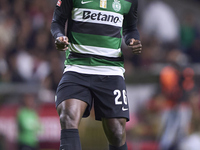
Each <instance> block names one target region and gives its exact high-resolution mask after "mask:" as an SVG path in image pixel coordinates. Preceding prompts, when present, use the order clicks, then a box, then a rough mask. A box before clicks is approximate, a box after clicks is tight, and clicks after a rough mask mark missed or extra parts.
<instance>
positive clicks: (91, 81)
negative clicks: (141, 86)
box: [56, 71, 129, 121]
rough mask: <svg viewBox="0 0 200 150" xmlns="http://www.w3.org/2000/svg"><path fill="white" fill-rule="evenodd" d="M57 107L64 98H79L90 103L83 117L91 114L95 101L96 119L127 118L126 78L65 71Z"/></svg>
mask: <svg viewBox="0 0 200 150" xmlns="http://www.w3.org/2000/svg"><path fill="white" fill-rule="evenodd" d="M56 97H57V98H56V107H57V106H58V105H59V104H60V103H61V102H62V101H64V100H67V99H72V98H74V99H79V100H82V101H84V102H86V103H87V104H88V107H87V109H86V110H85V113H84V115H83V117H87V116H89V115H90V110H91V108H92V104H93V103H94V111H95V119H96V120H101V118H126V119H127V121H129V107H128V99H127V95H126V85H125V81H124V78H123V77H121V76H114V75H89V74H80V73H76V72H71V71H69V72H65V73H64V74H63V76H62V79H61V80H60V83H59V85H58V88H57V91H56Z"/></svg>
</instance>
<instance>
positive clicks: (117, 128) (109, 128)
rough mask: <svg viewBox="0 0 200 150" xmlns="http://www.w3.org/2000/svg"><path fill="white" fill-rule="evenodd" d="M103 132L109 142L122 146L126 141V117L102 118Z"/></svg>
mask: <svg viewBox="0 0 200 150" xmlns="http://www.w3.org/2000/svg"><path fill="white" fill-rule="evenodd" d="M102 125H103V129H104V132H105V134H106V136H107V139H108V141H109V143H110V144H112V145H114V146H122V145H124V144H125V142H126V129H125V126H126V118H102Z"/></svg>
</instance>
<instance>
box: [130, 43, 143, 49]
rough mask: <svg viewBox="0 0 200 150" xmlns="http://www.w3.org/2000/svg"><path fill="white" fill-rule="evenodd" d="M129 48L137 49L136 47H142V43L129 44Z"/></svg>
mask: <svg viewBox="0 0 200 150" xmlns="http://www.w3.org/2000/svg"><path fill="white" fill-rule="evenodd" d="M129 47H130V48H131V49H137V48H142V45H141V44H139V45H133V46H129Z"/></svg>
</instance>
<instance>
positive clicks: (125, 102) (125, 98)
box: [122, 90, 128, 105]
mask: <svg viewBox="0 0 200 150" xmlns="http://www.w3.org/2000/svg"><path fill="white" fill-rule="evenodd" d="M122 92H123V100H124V104H125V105H127V104H128V102H127V96H126V91H125V90H123V91H122Z"/></svg>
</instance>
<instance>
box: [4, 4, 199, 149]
mask: <svg viewBox="0 0 200 150" xmlns="http://www.w3.org/2000/svg"><path fill="white" fill-rule="evenodd" d="M194 1H195V2H196V3H197V4H198V5H197V8H200V3H199V1H198V0H194ZM56 2H57V1H56V0H42V1H41V0H34V1H31V0H0V83H38V84H41V87H42V89H41V90H40V92H39V95H38V96H39V99H40V100H42V101H44V102H49V101H50V102H54V100H53V99H54V93H55V90H56V87H57V84H58V82H59V80H60V78H61V76H62V72H63V68H64V64H63V63H64V59H65V54H64V52H59V51H56V50H55V46H54V39H53V37H52V36H51V33H50V25H51V19H52V15H53V11H54V8H55V5H56ZM139 3H140V4H141V5H139V13H138V15H139V20H138V29H139V31H140V35H141V41H142V45H143V52H142V54H141V55H135V56H133V55H132V54H131V51H129V50H128V48H127V47H126V46H125V45H124V44H123V45H122V48H123V53H124V57H125V69H126V73H125V76H132V75H133V74H137V73H138V72H139V71H141V70H142V69H144V70H145V71H149V72H155V74H156V73H157V74H159V77H160V78H159V79H160V80H159V87H158V90H156V92H155V93H154V95H153V97H150V98H149V101H148V103H147V104H145V105H144V107H142V108H141V109H140V111H138V112H137V113H136V114H134V117H135V118H136V120H137V121H136V123H135V125H134V126H133V128H131V129H129V130H130V132H129V133H131V134H130V135H128V137H129V138H131V139H135V138H136V137H137V139H140V138H141V139H146V140H149V139H151V140H154V141H157V140H158V139H159V140H160V147H162V150H177V149H178V148H177V146H179V148H180V150H189V149H185V148H187V146H188V145H187V142H188V141H186V140H191V138H193V139H195V140H197V142H196V144H197V145H199V143H200V137H199V135H198V136H197V134H196V133H198V132H199V131H200V129H199V127H200V116H199V114H200V107H199V106H200V90H199V87H200V85H199V83H198V82H196V80H197V81H200V80H199V79H196V77H199V73H200V65H199V64H200V23H199V22H200V20H199V16H198V15H197V14H198V12H199V10H200V9H197V10H195V9H194V8H190V6H188V9H186V10H184V11H182V10H181V8H179V9H178V8H177V10H174V9H173V8H172V7H171V6H170V5H168V4H167V3H165V2H164V1H161V0H151V1H149V0H139ZM191 3H192V2H191ZM186 5H187V3H186ZM176 7H177V6H176ZM177 12H178V13H177ZM180 14H181V15H180ZM160 66H161V67H160ZM177 118H178V119H177ZM172 124H173V126H172ZM193 133H195V134H193ZM185 135H191V136H192V137H190V139H186V138H184V139H183V138H182V137H186V136H185ZM169 137H170V138H169ZM187 137H188V136H187ZM0 138H1V137H0ZM188 138H189V137H188ZM184 140H185V141H184ZM180 141H184V142H182V143H181V142H180ZM193 142H194V140H193ZM177 143H178V144H177ZM180 143H181V144H180ZM183 143H184V144H185V145H184V144H183ZM188 143H189V142H188ZM190 144H191V143H190ZM193 145H195V144H193ZM154 148H155V147H154ZM0 149H1V148H0ZM148 150H150V149H148ZM152 150H153V149H152ZM192 150H196V149H194V148H192Z"/></svg>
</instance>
